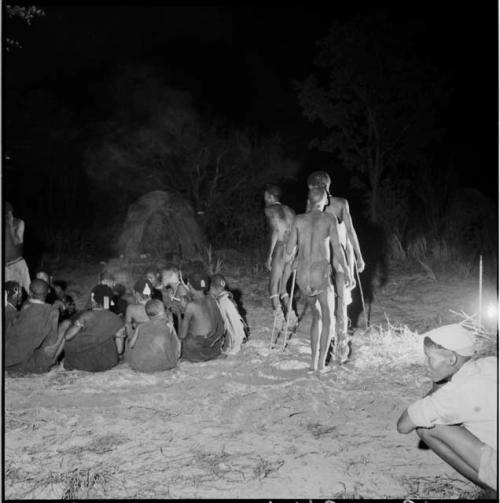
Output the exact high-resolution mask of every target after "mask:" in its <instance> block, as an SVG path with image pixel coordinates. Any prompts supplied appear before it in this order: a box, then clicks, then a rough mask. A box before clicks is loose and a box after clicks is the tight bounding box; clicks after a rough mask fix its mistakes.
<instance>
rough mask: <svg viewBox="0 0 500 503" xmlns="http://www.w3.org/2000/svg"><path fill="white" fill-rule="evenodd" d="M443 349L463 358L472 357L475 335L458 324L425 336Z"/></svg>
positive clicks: (436, 329) (444, 327)
mask: <svg viewBox="0 0 500 503" xmlns="http://www.w3.org/2000/svg"><path fill="white" fill-rule="evenodd" d="M424 335H425V336H427V337H429V338H430V339H431V340H432V341H433V342H435V343H436V344H439V345H440V346H442V347H443V348H446V349H449V350H451V351H455V353H457V354H459V355H461V356H472V355H473V354H474V344H475V342H476V338H475V336H474V334H472V333H471V332H469V330H467V329H466V328H464V327H463V326H462V325H459V324H458V323H454V324H452V325H444V326H442V327H439V328H435V329H434V330H430V331H429V332H427V333H425V334H424Z"/></svg>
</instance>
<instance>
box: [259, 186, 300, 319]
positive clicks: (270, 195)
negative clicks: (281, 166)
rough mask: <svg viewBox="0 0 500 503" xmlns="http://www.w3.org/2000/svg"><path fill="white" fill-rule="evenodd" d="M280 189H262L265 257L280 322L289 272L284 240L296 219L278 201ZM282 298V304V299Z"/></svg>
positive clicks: (276, 314) (272, 298) (268, 187)
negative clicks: (267, 237) (268, 238)
mask: <svg viewBox="0 0 500 503" xmlns="http://www.w3.org/2000/svg"><path fill="white" fill-rule="evenodd" d="M280 197H281V189H280V188H279V187H277V186H276V185H268V186H267V187H266V190H265V192H264V202H265V205H266V207H265V209H264V213H265V214H266V217H267V221H268V223H269V227H270V230H271V244H270V247H269V254H268V257H267V261H266V267H267V269H268V270H269V271H270V273H271V274H270V277H269V296H270V298H271V303H272V306H273V311H274V316H275V317H277V319H278V320H279V321H280V322H281V324H283V321H284V319H285V316H286V315H287V305H288V301H287V298H288V293H287V291H286V285H287V283H288V279H289V278H290V274H291V272H292V269H291V262H287V261H286V257H285V244H286V242H287V239H288V236H289V234H290V229H291V227H292V224H293V222H294V220H295V212H294V211H293V210H292V209H291V208H290V207H288V206H286V205H284V204H281V202H280ZM280 301H282V302H283V305H284V309H283V306H282V305H281V302H280ZM289 322H290V324H291V326H292V327H293V326H295V325H296V324H297V316H296V315H295V313H294V312H293V310H292V311H291V312H290V317H289Z"/></svg>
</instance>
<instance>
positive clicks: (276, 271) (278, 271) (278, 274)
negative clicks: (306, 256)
mask: <svg viewBox="0 0 500 503" xmlns="http://www.w3.org/2000/svg"><path fill="white" fill-rule="evenodd" d="M281 255H282V254H281V253H279V250H275V252H274V255H273V260H272V262H271V272H270V273H269V297H270V298H271V304H272V306H273V311H276V310H277V309H278V308H279V309H280V310H281V303H280V297H279V294H280V291H279V289H280V281H281V278H282V276H283V268H284V265H285V264H284V258H283V257H281Z"/></svg>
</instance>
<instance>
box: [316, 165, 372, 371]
mask: <svg viewBox="0 0 500 503" xmlns="http://www.w3.org/2000/svg"><path fill="white" fill-rule="evenodd" d="M330 184H331V180H330V176H329V175H328V173H325V172H324V171H315V172H313V173H311V174H310V175H309V176H308V177H307V186H308V188H309V189H311V188H312V187H321V188H324V189H325V190H326V192H327V194H328V203H327V206H326V207H325V210H324V211H325V212H326V213H330V214H331V215H333V216H334V217H335V218H336V219H337V222H338V224H339V226H338V227H339V240H340V245H341V247H342V249H343V253H345V257H346V260H347V265H348V267H349V271H350V273H351V276H352V277H354V262H356V267H357V269H358V272H359V273H361V272H362V271H363V270H364V268H365V262H364V260H363V256H362V255H361V250H360V248H359V242H358V236H357V234H356V231H355V230H354V225H353V223H352V218H351V213H350V211H349V203H348V202H347V200H346V199H343V198H341V197H333V196H332V195H331V194H330ZM308 204H309V203H308ZM332 265H333V268H334V271H335V290H336V292H337V309H336V313H335V314H336V318H337V323H336V325H337V326H336V328H337V347H336V348H335V352H336V354H337V359H338V361H339V362H340V363H344V362H345V361H346V360H347V357H348V355H349V346H348V337H347V306H348V305H349V304H350V303H351V293H350V292H351V289H352V288H354V287H355V286H356V283H355V282H353V283H352V286H351V287H350V288H346V287H345V285H346V281H345V277H344V271H343V270H342V267H341V265H340V263H339V261H338V260H337V259H336V258H335V256H334V257H333V262H332Z"/></svg>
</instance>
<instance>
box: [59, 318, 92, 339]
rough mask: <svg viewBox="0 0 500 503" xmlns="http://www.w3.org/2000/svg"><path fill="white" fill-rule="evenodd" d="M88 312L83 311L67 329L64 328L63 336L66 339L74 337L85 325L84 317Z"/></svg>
mask: <svg viewBox="0 0 500 503" xmlns="http://www.w3.org/2000/svg"><path fill="white" fill-rule="evenodd" d="M88 312H89V311H85V312H83V313H82V314H81V315H80V316H78V318H77V319H76V320H75V321H74V322H73V323H72V324H71V325H70V326H69V328H68V330H66V333H65V334H64V338H65V339H66V340H67V341H70V340H71V339H73V337H75V335H77V334H78V332H80V330H81V329H82V328H83V327H84V326H85V318H86V314H87V313H88Z"/></svg>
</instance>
